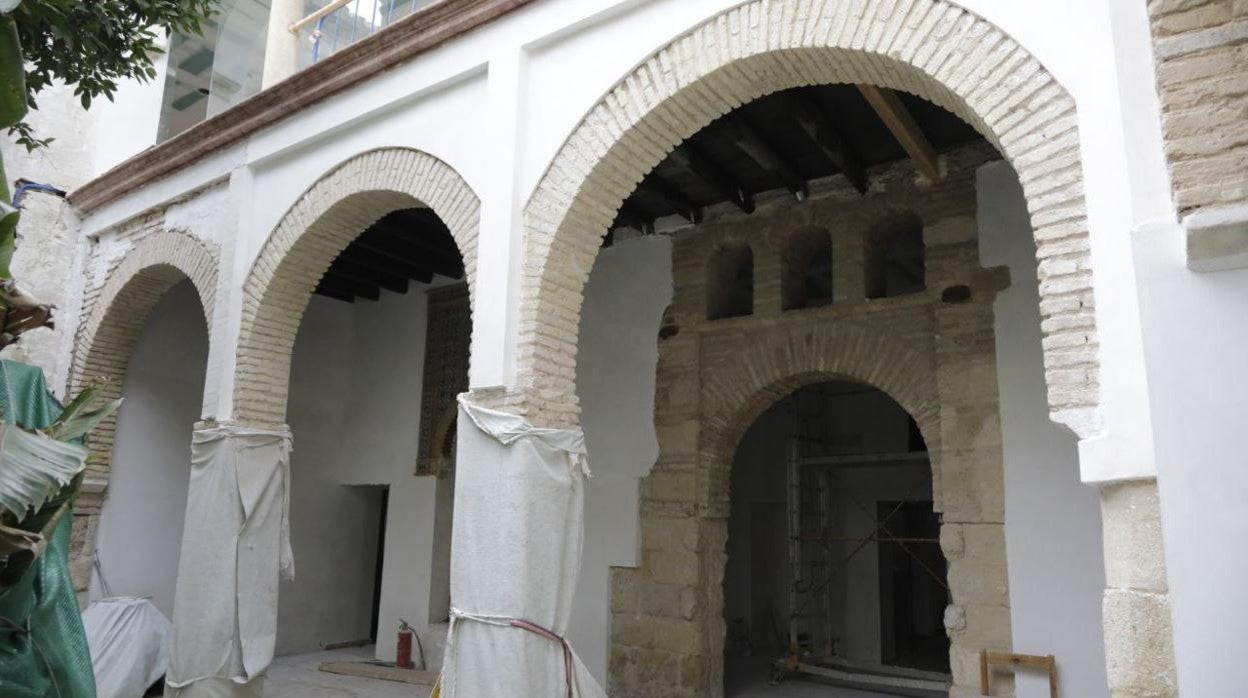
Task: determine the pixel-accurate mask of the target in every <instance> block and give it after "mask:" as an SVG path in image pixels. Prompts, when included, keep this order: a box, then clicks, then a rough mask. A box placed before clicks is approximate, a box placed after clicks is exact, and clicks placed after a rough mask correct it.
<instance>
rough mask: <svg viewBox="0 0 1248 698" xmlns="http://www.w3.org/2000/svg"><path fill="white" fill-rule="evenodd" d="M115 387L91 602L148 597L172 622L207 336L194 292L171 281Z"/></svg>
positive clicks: (190, 286)
mask: <svg viewBox="0 0 1248 698" xmlns="http://www.w3.org/2000/svg"><path fill="white" fill-rule="evenodd" d="M141 327H142V329H141V331H140V332H139V333H138V337H137V340H136V342H135V345H134V347H133V352H132V353H131V355H130V357H129V361H128V364H129V365H128V367H127V369H126V371H125V377H124V380H123V381H122V384H121V386H120V390H121V396H122V397H123V398H124V399H125V402H124V403H122V406H121V409H120V411H119V412H118V414H117V426H116V432H115V440H114V442H113V450H112V454H111V459H110V472H109V484H108V492H107V498H106V499H105V502H104V506H103V507H102V508H101V511H100V523H99V529H98V532H97V536H96V542H95V556H96V559H97V562H98V564H97V565H95V566H94V570H93V574H92V575H91V596H92V598H102V597H108V596H148V597H151V599H152V603H154V604H155V605H156V607H157V608H159V609H160V610H161V612H163V613H164V614H165V616H166V617H168V618H172V617H173V600H174V590H175V588H176V584H177V573H178V559H179V556H180V553H181V545H182V528H183V524H184V522H185V518H186V499H187V487H188V484H189V482H190V476H191V463H190V456H191V453H190V443H191V433H192V431H193V429H194V426H195V423H196V421H198V420H199V416H200V410H201V408H202V402H203V392H204V376H205V371H206V368H207V363H208V332H207V329H206V327H205V326H204V311H203V308H202V307H201V306H200V301H199V297H198V296H197V294H196V291H195V287H194V285H193V284H192V283H191V282H190V281H187V280H183V281H181V282H179V283H177V284H175V285H174V286H173V287H172V288H170V289H169V291H168V292H166V293H165V294H163V297H162V298H160V300H159V301H158V302H157V303H156V305H155V307H153V308H152V310H151V313H150V314H149V315H148V316H147V317H146V318H145V320H144V322H143V323H142V326H141Z"/></svg>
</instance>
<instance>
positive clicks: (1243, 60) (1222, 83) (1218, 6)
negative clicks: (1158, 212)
mask: <svg viewBox="0 0 1248 698" xmlns="http://www.w3.org/2000/svg"><path fill="white" fill-rule="evenodd" d="M1148 12H1149V15H1150V17H1151V24H1152V32H1153V48H1154V54H1155V57H1156V60H1157V88H1158V95H1159V97H1160V99H1161V112H1162V114H1161V121H1162V129H1163V132H1164V136H1165V151H1166V159H1167V161H1168V163H1169V165H1170V177H1171V180H1172V184H1173V187H1174V199H1175V205H1176V206H1177V207H1178V210H1179V214H1180V215H1185V214H1187V213H1191V212H1194V211H1197V210H1200V209H1202V208H1206V207H1220V206H1229V205H1235V204H1245V203H1248V0H1149V3H1148Z"/></svg>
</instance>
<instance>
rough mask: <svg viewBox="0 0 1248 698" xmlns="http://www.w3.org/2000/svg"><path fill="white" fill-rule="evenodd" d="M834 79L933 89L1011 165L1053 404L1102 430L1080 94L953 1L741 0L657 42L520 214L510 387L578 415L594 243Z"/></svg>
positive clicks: (581, 129) (1070, 418)
mask: <svg viewBox="0 0 1248 698" xmlns="http://www.w3.org/2000/svg"><path fill="white" fill-rule="evenodd" d="M829 83H869V84H873V85H877V86H880V87H886V88H890V89H894V90H899V91H903V92H908V93H911V94H914V95H917V96H919V97H922V98H925V99H927V100H929V101H931V102H934V103H935V104H938V105H940V106H941V107H944V108H945V109H947V110H949V111H951V112H952V113H954V114H956V115H957V116H959V117H960V118H962V119H963V120H965V121H966V122H968V123H969V124H971V125H972V126H974V127H975V128H976V129H978V130H979V132H980V133H981V134H983V135H984V136H985V137H986V138H987V139H988V140H989V141H990V142H991V143H992V144H993V145H995V146H996V147H997V149H998V150H999V151H1000V152H1001V153H1002V154H1003V155H1004V156H1005V158H1006V159H1007V160H1008V161H1009V162H1010V163H1011V164H1012V166H1013V167H1014V169H1015V171H1016V173H1017V174H1018V177H1019V179H1020V181H1021V182H1022V186H1023V190H1024V194H1025V196H1026V199H1027V205H1028V210H1029V212H1030V214H1031V223H1032V228H1033V232H1034V235H1035V240H1036V245H1037V258H1038V260H1039V267H1038V273H1039V276H1040V281H1041V283H1040V293H1041V315H1042V318H1043V331H1044V335H1045V339H1044V345H1045V363H1046V367H1049V370H1048V371H1047V375H1046V378H1047V380H1048V387H1049V405H1050V412H1051V414H1052V416H1053V418H1054V420H1056V421H1058V422H1061V423H1064V424H1066V425H1068V426H1070V427H1071V428H1072V429H1073V430H1074V431H1075V432H1076V433H1079V434H1080V435H1081V436H1087V435H1089V434H1090V433H1092V432H1093V431H1094V430H1095V429H1096V426H1097V423H1098V405H1099V399H1100V398H1099V387H1098V376H1099V367H1098V358H1097V336H1096V327H1095V321H1094V320H1093V319H1092V317H1091V312H1090V311H1091V308H1092V305H1093V299H1092V270H1091V258H1090V253H1089V244H1088V230H1087V216H1086V212H1085V205H1084V196H1083V166H1082V161H1081V156H1080V151H1079V131H1078V124H1077V118H1076V113H1075V102H1074V100H1073V98H1072V97H1071V96H1070V95H1069V94H1068V93H1067V92H1066V90H1065V89H1064V88H1063V87H1062V86H1061V85H1060V84H1058V82H1057V81H1056V80H1055V79H1054V78H1053V77H1052V75H1050V74H1049V72H1048V71H1047V70H1045V68H1044V67H1043V66H1042V65H1041V64H1040V62H1039V61H1037V60H1036V59H1035V58H1034V57H1033V56H1031V55H1030V54H1029V53H1028V52H1027V50H1026V49H1024V48H1023V47H1022V46H1020V45H1019V44H1018V43H1017V42H1016V41H1015V40H1014V39H1012V38H1011V37H1010V36H1008V35H1007V34H1005V33H1004V32H1003V31H1001V30H1000V29H998V28H997V27H996V26H994V25H993V24H991V23H990V22H988V21H986V20H984V19H982V18H980V17H979V16H977V15H975V14H973V13H971V12H968V11H966V10H964V9H962V8H960V7H958V6H956V5H954V4H952V3H951V2H948V1H947V0H898V1H897V2H892V3H883V2H874V1H869V0H754V1H752V2H746V3H744V4H742V5H739V6H737V7H735V8H733V9H731V10H727V11H725V12H723V13H721V14H718V15H716V16H714V17H712V18H710V19H708V20H706V21H705V22H703V23H701V24H700V25H698V26H696V27H693V28H692V29H691V30H689V31H688V32H687V33H686V34H684V35H683V36H681V37H679V38H677V39H675V40H674V41H672V42H671V43H669V44H668V45H667V46H664V47H663V48H661V49H660V50H659V51H658V52H656V53H655V54H653V55H652V56H651V57H650V58H649V59H647V60H646V61H644V62H643V63H642V64H641V65H640V66H638V67H637V68H636V69H635V70H633V72H631V73H630V74H629V75H627V76H626V77H625V78H624V79H623V80H621V81H620V82H618V83H617V84H616V85H615V87H614V88H613V89H612V90H611V91H610V92H609V93H608V94H607V95H606V96H605V97H603V98H602V99H601V100H600V101H599V102H598V103H597V104H596V105H594V106H593V108H592V109H590V111H589V113H588V114H587V115H586V116H585V118H584V119H583V120H582V121H581V123H580V124H579V125H578V126H577V128H576V129H575V131H573V133H572V134H571V135H570V136H569V138H568V140H567V141H566V142H565V143H564V145H563V146H562V147H561V149H560V150H559V152H558V154H557V155H556V156H555V158H554V160H553V161H552V163H551V165H550V168H549V169H548V170H547V171H546V173H545V174H544V175H543V177H542V179H541V181H540V182H539V183H538V186H537V188H536V190H535V191H534V193H533V196H532V197H531V198H530V200H529V203H528V204H527V206H526V208H525V245H526V249H525V255H526V260H528V263H527V264H526V265H525V274H524V276H523V277H522V279H521V289H522V293H521V308H520V315H519V322H520V336H521V341H520V343H519V346H518V351H517V383H516V390H517V392H518V393H519V394H520V396H521V399H522V400H524V401H525V405H526V406H525V411H526V412H528V413H529V414H530V415H531V419H534V420H536V421H547V422H558V421H560V419H561V418H562V419H564V420H566V419H567V417H566V416H563V415H569V414H571V415H575V406H576V396H575V390H576V388H575V379H576V376H575V358H576V350H577V327H578V325H579V318H580V311H581V300H582V293H583V289H584V285H585V282H586V280H587V279H588V277H589V272H590V270H591V268H592V267H593V264H594V259H595V257H596V255H597V252H598V249H599V247H600V239H601V237H602V236H603V235H604V234H605V233H606V231H607V227H608V226H609V225H610V223H611V221H612V219H613V218H614V216H615V212H616V211H617V209H618V208H619V206H620V205H621V203H622V202H623V201H624V199H625V198H626V197H627V196H628V195H629V194H630V193H631V192H632V191H633V189H634V188H635V187H636V186H637V184H638V183H639V182H640V181H641V179H642V178H643V177H644V176H645V175H646V173H648V172H649V171H650V170H651V169H652V168H653V167H654V166H655V165H657V164H658V163H659V162H660V161H661V160H662V159H663V158H664V157H665V156H666V155H667V154H668V153H669V152H671V150H672V149H673V148H674V147H675V146H677V145H678V144H679V143H681V142H682V141H684V140H685V139H687V138H689V137H690V136H692V135H693V134H694V133H696V132H697V131H699V130H700V129H701V128H703V127H704V126H706V125H707V124H709V123H710V122H711V121H713V120H715V119H716V118H718V117H719V116H721V115H722V114H724V113H726V112H728V111H730V110H731V109H733V108H735V107H737V106H738V105H740V104H744V103H746V102H749V101H751V100H753V99H757V98H758V97H762V96H764V95H767V94H769V93H772V92H776V91H779V90H783V89H788V88H792V87H799V86H804V85H812V84H829ZM549 396H553V397H549Z"/></svg>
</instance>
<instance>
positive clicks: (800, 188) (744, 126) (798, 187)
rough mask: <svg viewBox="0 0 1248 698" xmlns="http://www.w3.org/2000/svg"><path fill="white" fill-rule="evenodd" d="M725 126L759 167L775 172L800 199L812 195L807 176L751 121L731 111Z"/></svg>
mask: <svg viewBox="0 0 1248 698" xmlns="http://www.w3.org/2000/svg"><path fill="white" fill-rule="evenodd" d="M724 121H725V128H726V129H727V131H728V135H729V136H730V137H731V138H732V141H733V143H735V144H736V146H737V148H739V149H740V150H741V152H743V153H745V154H746V155H748V156H749V157H750V159H751V160H753V161H754V162H756V163H758V165H759V167H762V168H763V169H765V170H767V171H769V172H771V173H773V174H775V175H776V176H777V177H779V178H780V180H781V181H783V182H784V187H785V188H786V189H788V190H789V191H790V192H792V193H793V196H795V197H796V198H797V200H798V201H802V200H805V199H806V197H808V196H810V187H809V186H808V185H807V183H806V178H805V177H803V176H802V175H801V174H800V173H798V171H797V168H795V167H793V166H792V165H791V164H790V163H789V161H788V160H786V159H785V157H784V156H783V155H781V154H780V152H779V151H778V150H776V148H775V147H774V146H772V145H771V144H770V143H768V142H767V139H766V138H764V137H763V135H762V134H760V133H759V132H758V131H757V130H756V129H755V128H754V127H753V126H751V125H750V122H749V121H747V120H746V119H745V117H743V116H741V115H740V114H739V113H737V112H733V113H730V114H729V115H728V116H727V117H726V118H725V119H724Z"/></svg>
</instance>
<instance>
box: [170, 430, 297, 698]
mask: <svg viewBox="0 0 1248 698" xmlns="http://www.w3.org/2000/svg"><path fill="white" fill-rule="evenodd" d="M289 465H290V432H289V430H286V429H282V430H268V429H251V428H247V427H243V426H239V425H232V424H231V425H223V424H201V425H199V427H198V428H197V429H196V430H195V435H194V437H193V438H192V443H191V483H190V489H189V496H188V498H187V504H186V526H185V528H184V529H183V533H182V553H181V557H180V559H179V562H178V585H177V592H176V596H175V599H174V609H173V628H174V630H173V645H172V649H171V652H170V657H169V670H168V674H167V676H166V693H165V694H166V695H167V696H170V697H175V696H176V697H178V698H259V697H260V696H261V695H263V692H264V686H263V682H264V672H265V671H266V670H267V669H268V667H269V664H270V663H271V662H272V660H273V651H274V646H275V643H276V639H277V587H278V577H279V575H281V574H285V575H286V576H287V577H292V576H293V575H294V561H293V557H292V555H291V551H290V538H289V523H288V520H289V517H288V510H289V506H288V502H289V494H288V492H289V486H290V483H289V473H290V467H289Z"/></svg>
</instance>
